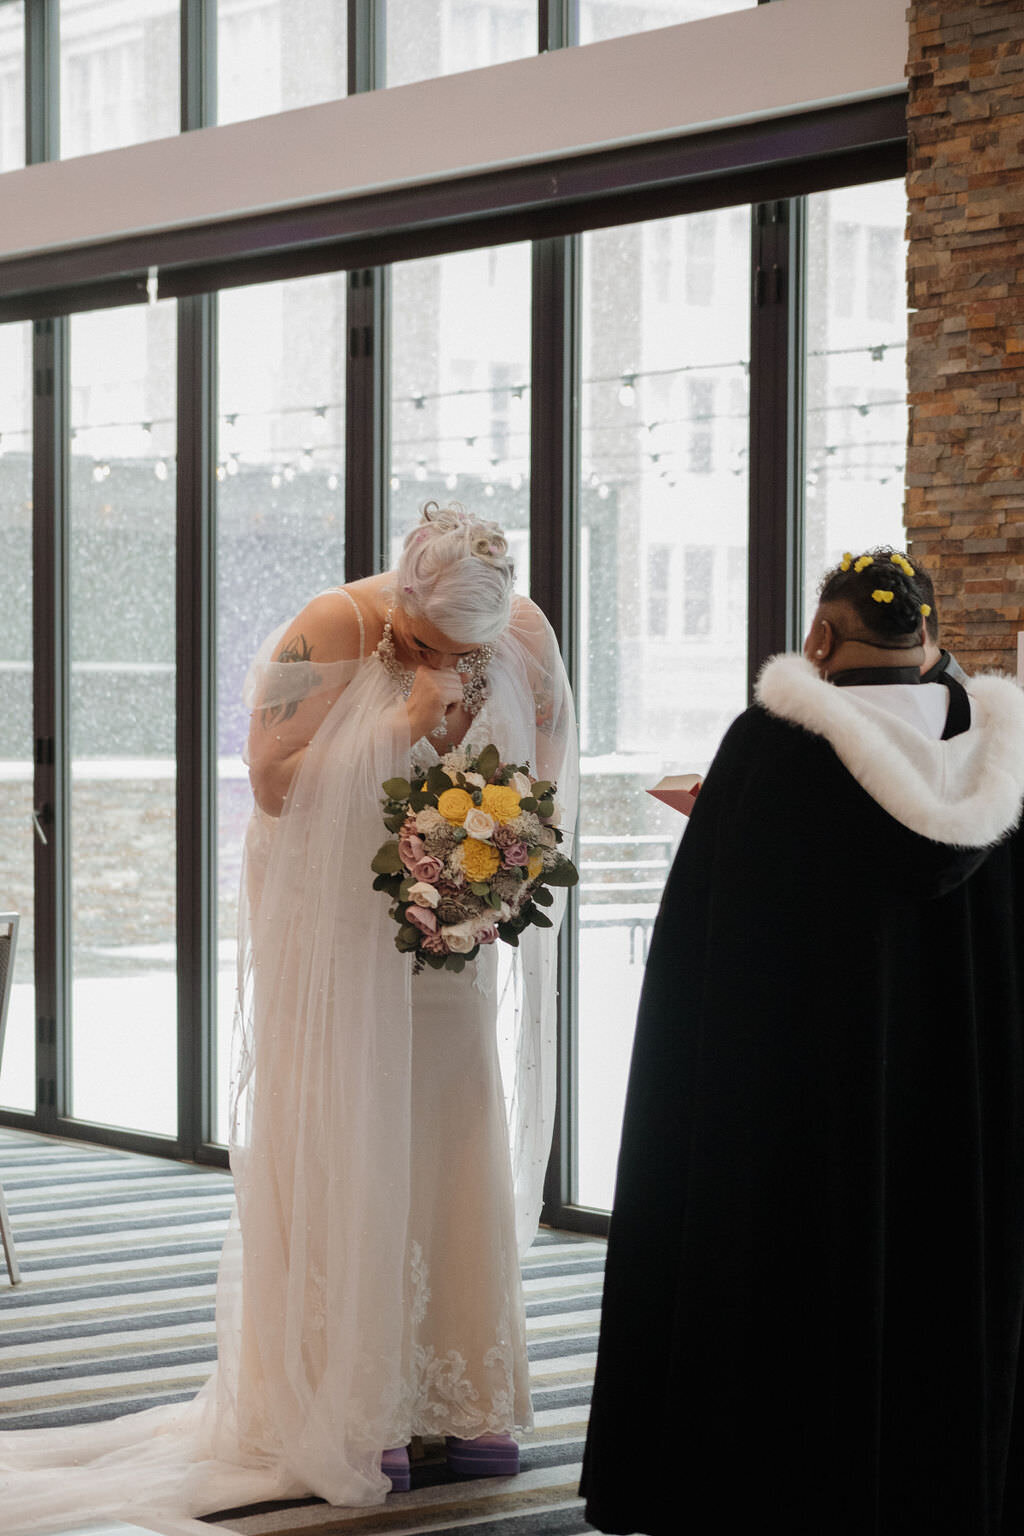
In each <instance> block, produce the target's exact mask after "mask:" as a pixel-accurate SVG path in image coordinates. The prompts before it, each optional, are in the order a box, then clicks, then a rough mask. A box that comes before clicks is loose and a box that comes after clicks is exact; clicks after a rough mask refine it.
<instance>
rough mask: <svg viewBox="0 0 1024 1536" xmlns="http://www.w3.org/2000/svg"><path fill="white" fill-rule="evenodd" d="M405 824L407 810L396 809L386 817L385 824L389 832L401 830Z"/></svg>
mask: <svg viewBox="0 0 1024 1536" xmlns="http://www.w3.org/2000/svg"><path fill="white" fill-rule="evenodd" d="M404 824H405V811H404V810H403V811H394V812H393V813H392V814H391V815H390V816H385V817H384V825H385V826H386V827H387V829H388V831H389V832H401V830H402V827H403V826H404Z"/></svg>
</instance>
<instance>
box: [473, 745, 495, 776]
mask: <svg viewBox="0 0 1024 1536" xmlns="http://www.w3.org/2000/svg"><path fill="white" fill-rule="evenodd" d="M500 763H501V754H500V752H499V751H498V749H497V747H496V746H495V745H494V743H493V741H491V742H488V744H487V746H486V747H484V749H483V751H482V752H481V753H480V756H479V757H478V758H477V760H476V771H477V773H480V774H482V775H483V777H484V778H485V779H493V777H494V775H495V774H496V773H497V771H498V767H499V765H500Z"/></svg>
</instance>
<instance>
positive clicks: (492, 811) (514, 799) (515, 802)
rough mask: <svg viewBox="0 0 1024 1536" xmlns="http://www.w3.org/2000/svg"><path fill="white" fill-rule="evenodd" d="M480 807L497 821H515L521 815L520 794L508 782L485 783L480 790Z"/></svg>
mask: <svg viewBox="0 0 1024 1536" xmlns="http://www.w3.org/2000/svg"><path fill="white" fill-rule="evenodd" d="M480 808H481V810H484V811H486V812H487V813H488V815H490V816H493V817H494V819H495V821H500V822H506V821H515V819H516V817H517V816H518V815H519V796H518V795H517V794H516V792H515V790H514V789H512V788H511V786H510V785H508V784H485V785H484V787H483V789H482V790H481V791H480Z"/></svg>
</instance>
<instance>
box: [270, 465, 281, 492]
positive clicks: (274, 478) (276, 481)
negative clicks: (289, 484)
mask: <svg viewBox="0 0 1024 1536" xmlns="http://www.w3.org/2000/svg"><path fill="white" fill-rule="evenodd" d="M270 483H271V485H272V486H273V488H274V490H275V491H279V490H280V489H281V473H280V471H279V470H276V469H275V471H274V473H273V474H272V475H271V477H270Z"/></svg>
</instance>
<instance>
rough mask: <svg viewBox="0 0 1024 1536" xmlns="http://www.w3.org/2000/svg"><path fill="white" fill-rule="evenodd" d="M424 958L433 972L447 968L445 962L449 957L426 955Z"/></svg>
mask: <svg viewBox="0 0 1024 1536" xmlns="http://www.w3.org/2000/svg"><path fill="white" fill-rule="evenodd" d="M423 958H424V960H425V961H426V962H427V964H428V965H429V966H430V968H431V970H434V971H443V970H444V966H445V961H446V960H447V959H448V956H447V955H424V956H423Z"/></svg>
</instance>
